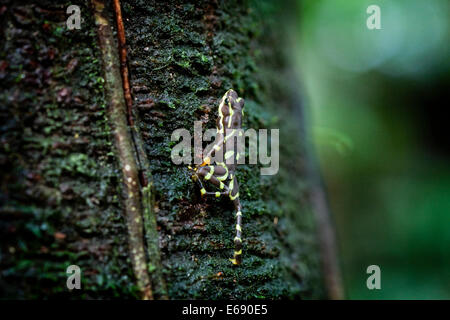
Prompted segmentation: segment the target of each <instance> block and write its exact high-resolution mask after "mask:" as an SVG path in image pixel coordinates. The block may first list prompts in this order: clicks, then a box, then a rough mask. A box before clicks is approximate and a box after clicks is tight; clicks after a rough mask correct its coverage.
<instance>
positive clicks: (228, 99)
mask: <svg viewBox="0 0 450 320" xmlns="http://www.w3.org/2000/svg"><path fill="white" fill-rule="evenodd" d="M222 103H223V104H225V105H228V106H229V107H231V108H232V109H233V111H234V112H238V113H239V114H242V115H244V99H242V98H239V97H238V94H237V92H236V91H234V90H233V89H230V90H228V91H227V92H225V94H224V95H223V97H222Z"/></svg>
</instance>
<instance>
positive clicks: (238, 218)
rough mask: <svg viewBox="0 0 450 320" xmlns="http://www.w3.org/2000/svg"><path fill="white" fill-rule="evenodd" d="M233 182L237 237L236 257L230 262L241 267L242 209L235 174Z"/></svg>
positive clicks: (231, 195) (235, 244) (231, 188)
mask: <svg viewBox="0 0 450 320" xmlns="http://www.w3.org/2000/svg"><path fill="white" fill-rule="evenodd" d="M231 178H232V180H231V181H230V184H229V189H230V193H229V197H230V200H231V201H233V204H234V208H235V210H236V236H235V237H234V255H233V258H232V259H230V261H231V262H232V263H233V264H234V265H240V264H241V262H242V207H241V202H240V201H239V185H238V182H237V179H236V176H234V174H232V175H231Z"/></svg>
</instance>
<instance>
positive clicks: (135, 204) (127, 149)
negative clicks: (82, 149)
mask: <svg viewBox="0 0 450 320" xmlns="http://www.w3.org/2000/svg"><path fill="white" fill-rule="evenodd" d="M92 4H93V10H94V17H95V24H96V26H97V34H98V39H99V46H100V51H101V58H102V62H103V70H104V77H105V93H106V96H107V100H108V102H109V106H108V110H107V114H108V118H109V121H110V124H111V127H112V129H113V136H114V140H115V146H116V152H117V157H118V160H119V165H120V167H121V172H122V178H123V184H124V189H123V191H124V193H125V194H124V204H125V214H126V219H127V227H128V236H129V247H130V255H131V261H132V265H133V271H134V274H135V276H136V279H137V286H138V288H139V290H140V291H141V297H142V299H153V292H152V288H151V282H150V277H149V274H148V268H147V262H146V252H145V248H144V227H143V221H142V216H143V215H142V203H141V194H140V186H139V174H138V167H137V164H136V159H135V156H134V154H133V152H134V151H133V150H134V149H135V148H134V145H133V141H132V137H131V135H130V132H129V128H128V125H127V117H126V113H125V110H126V107H125V105H124V101H125V99H124V90H123V87H122V79H121V75H120V72H119V69H118V68H117V65H118V57H117V52H116V50H114V47H115V46H114V37H113V33H112V28H111V25H110V24H109V22H108V17H107V14H106V10H105V1H104V0H92Z"/></svg>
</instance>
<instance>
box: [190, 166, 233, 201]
mask: <svg viewBox="0 0 450 320" xmlns="http://www.w3.org/2000/svg"><path fill="white" fill-rule="evenodd" d="M195 174H196V175H197V177H198V182H199V184H200V188H201V189H200V193H201V195H202V196H203V195H214V196H216V197H220V196H222V195H228V194H229V192H230V190H229V188H228V186H227V185H226V184H225V183H223V180H224V179H223V177H224V176H225V179H226V176H228V169H227V168H224V167H222V166H204V167H201V168H200V169H198V170H197V171H196V172H195ZM202 181H209V182H211V183H212V184H213V185H214V186H216V187H217V188H219V189H220V190H221V191H216V192H210V191H207V190H206V189H205V187H204V186H203V183H202Z"/></svg>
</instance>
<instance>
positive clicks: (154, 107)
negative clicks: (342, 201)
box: [0, 0, 337, 299]
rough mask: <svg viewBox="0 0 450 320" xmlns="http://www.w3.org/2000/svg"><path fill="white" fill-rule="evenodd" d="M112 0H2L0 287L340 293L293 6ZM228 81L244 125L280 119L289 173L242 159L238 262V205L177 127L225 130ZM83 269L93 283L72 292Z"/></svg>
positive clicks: (0, 290) (180, 293)
mask: <svg viewBox="0 0 450 320" xmlns="http://www.w3.org/2000/svg"><path fill="white" fill-rule="evenodd" d="M115 2H116V4H119V5H120V7H118V6H117V5H116V6H115V7H114V6H113V4H112V2H111V3H110V2H109V1H99V0H95V1H93V3H94V7H91V6H90V2H89V1H70V3H69V2H68V1H67V2H65V1H62V2H60V3H57V4H55V2H53V1H40V2H39V3H33V1H20V2H10V1H3V2H1V1H0V3H1V5H0V15H1V17H2V19H1V20H2V22H1V24H2V25H1V26H2V34H1V37H2V38H1V40H2V41H1V56H0V81H1V82H0V83H1V88H2V92H1V94H0V120H1V123H0V130H1V131H0V137H1V142H2V143H1V146H0V163H1V165H2V167H4V168H5V170H3V171H2V172H1V189H0V200H1V205H0V237H1V241H0V250H1V251H0V254H1V259H0V269H1V270H2V272H1V275H0V297H10V298H11V297H16V298H36V297H43V296H44V297H55V296H56V297H64V298H111V297H120V298H156V299H165V298H170V299H191V298H192V299H195V298H204V299H229V298H232V299H251V298H269V299H282V298H291V299H292V298H302V299H307V298H326V297H328V294H327V288H326V284H325V282H324V273H323V271H322V268H321V251H320V245H319V237H318V236H317V231H316V230H317V228H316V227H319V229H320V226H317V225H316V222H315V218H314V209H315V208H317V204H315V203H314V201H311V200H310V199H311V197H310V194H311V193H312V192H313V191H314V190H316V189H315V188H318V187H317V185H316V184H314V185H312V184H311V181H310V179H309V178H308V172H309V171H308V170H309V169H308V161H309V160H308V152H307V142H306V140H305V139H306V138H305V137H304V135H302V132H303V130H304V125H303V123H304V122H305V119H300V120H301V121H300V123H299V121H298V118H296V117H294V116H293V114H300V115H302V114H303V113H302V112H299V110H301V108H302V106H301V104H299V103H296V101H298V98H299V96H300V98H301V93H300V94H299V92H298V90H297V89H296V86H291V84H290V83H288V82H289V80H287V79H292V77H291V74H292V71H291V70H290V69H289V63H288V62H289V60H288V58H287V57H286V54H285V53H286V52H285V50H284V48H285V47H286V39H285V38H284V37H283V36H282V32H281V30H282V28H281V21H280V19H284V18H286V17H287V18H289V17H291V16H290V15H286V13H284V12H282V10H280V9H279V8H278V6H277V5H276V2H275V1H274V2H267V3H266V5H261V4H260V2H258V1H255V2H252V1H249V2H247V1H244V2H241V1H224V2H222V1H192V2H190V1H140V0H126V1H125V0H122V1H120V3H119V2H118V1H115ZM70 4H75V5H79V6H80V8H81V16H82V25H81V29H80V30H68V29H67V27H66V24H65V21H66V19H67V17H68V14H66V8H67V7H68V6H69V5H70ZM103 4H104V5H105V6H104V8H101V9H99V7H98V6H99V5H100V7H101V5H103ZM95 5H97V7H96V6H95ZM118 8H121V19H117V18H118ZM118 21H121V22H118ZM96 22H97V25H96ZM120 23H123V27H124V28H123V31H124V33H122V31H121V26H120ZM114 30H116V31H117V30H118V31H119V32H118V36H116V35H115V34H114V33H113V32H112V31H114ZM125 39H126V46H124V43H125V41H124V40H125ZM124 53H125V55H124ZM119 61H120V63H119ZM124 67H126V70H125V69H124ZM125 71H126V72H125ZM230 88H233V89H234V90H235V91H237V92H238V94H239V96H240V97H243V98H244V99H245V116H244V123H243V127H244V129H248V128H253V129H255V130H258V129H266V128H267V129H271V128H275V129H280V151H279V153H280V170H279V172H278V174H276V175H274V176H261V175H260V168H261V165H247V164H245V165H239V166H238V169H237V178H238V180H239V185H240V195H241V196H240V198H241V202H242V206H243V210H242V213H243V221H244V224H243V263H242V265H240V266H238V267H234V266H233V265H232V264H231V263H230V262H229V260H228V258H230V257H231V256H232V252H233V248H234V244H233V238H234V228H235V221H234V215H233V205H232V203H231V202H230V201H229V200H228V199H223V200H216V199H203V198H201V197H200V192H199V188H198V187H197V186H196V185H195V183H193V182H192V181H191V179H190V176H189V172H188V169H187V168H186V166H182V165H180V166H177V165H175V164H174V163H172V161H171V158H170V154H171V149H172V147H173V146H174V145H175V144H176V142H173V141H171V135H172V132H173V131H174V130H175V129H178V128H186V129H188V130H189V131H190V132H191V133H193V128H194V121H202V124H203V129H208V128H214V127H215V121H216V117H217V111H216V110H217V107H218V102H219V100H220V98H221V97H222V95H223V94H224V93H225V92H226V91H227V90H228V89H230ZM130 103H131V105H130ZM299 137H300V138H299ZM128 178H131V180H129V179H128ZM133 182H135V184H133ZM131 194H132V195H133V196H132V197H130V195H131ZM313 199H314V198H313ZM133 208H135V210H133ZM322 209H323V207H322ZM325 209H326V207H325ZM325 209H324V210H325ZM327 227H330V225H327ZM331 254H332V253H331ZM72 264H75V265H79V266H80V268H81V270H82V288H81V290H75V289H74V290H68V289H67V287H66V285H65V284H66V279H67V274H66V273H65V272H66V268H67V267H68V266H69V265H72ZM330 272H337V271H335V270H334V271H333V270H332V271H330ZM328 276H329V275H328ZM332 297H336V296H332Z"/></svg>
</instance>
